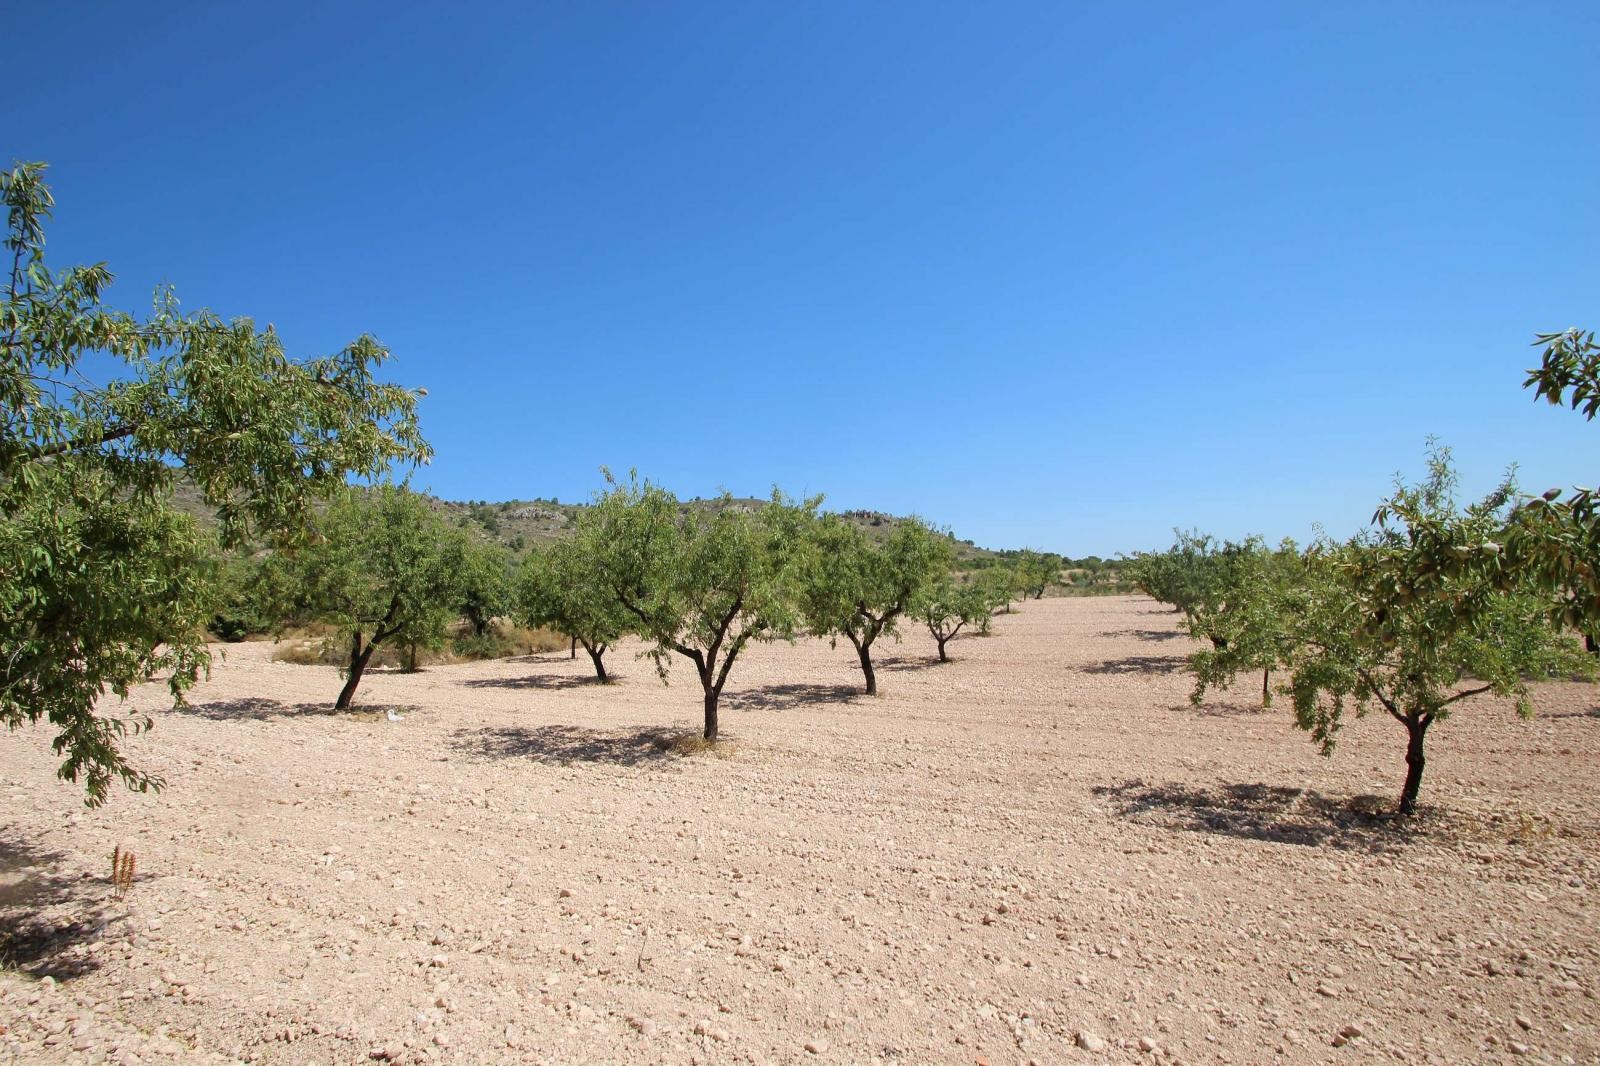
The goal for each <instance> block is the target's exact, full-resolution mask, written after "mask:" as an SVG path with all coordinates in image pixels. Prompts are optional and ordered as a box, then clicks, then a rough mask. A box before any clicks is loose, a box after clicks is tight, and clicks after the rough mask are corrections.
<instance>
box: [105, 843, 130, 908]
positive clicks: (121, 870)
mask: <svg viewBox="0 0 1600 1066" xmlns="http://www.w3.org/2000/svg"><path fill="white" fill-rule="evenodd" d="M135 866H136V864H135V860H134V857H133V852H131V851H123V850H122V845H121V844H118V845H117V846H116V847H114V848H112V849H111V888H112V890H113V891H115V892H116V894H117V898H118V899H121V898H122V897H124V896H126V895H127V894H128V890H129V889H131V888H133V877H134V872H135Z"/></svg>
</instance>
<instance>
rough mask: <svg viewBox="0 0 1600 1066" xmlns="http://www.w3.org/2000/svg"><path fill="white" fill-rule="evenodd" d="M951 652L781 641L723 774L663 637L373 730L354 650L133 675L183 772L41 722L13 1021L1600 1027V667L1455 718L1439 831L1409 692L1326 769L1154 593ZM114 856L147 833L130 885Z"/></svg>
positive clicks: (1589, 1047)
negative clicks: (94, 756) (1197, 667)
mask: <svg viewBox="0 0 1600 1066" xmlns="http://www.w3.org/2000/svg"><path fill="white" fill-rule="evenodd" d="M933 650H934V649H933V643H932V641H931V640H930V639H929V638H928V637H927V636H926V634H925V633H917V632H914V631H908V632H907V634H906V638H905V640H904V641H903V642H902V643H900V644H886V645H885V646H884V647H883V648H882V649H881V651H880V654H879V659H880V662H881V669H880V671H879V675H880V685H881V687H882V690H883V695H882V696H880V697H879V698H876V699H867V698H865V697H861V696H857V695H853V692H854V689H855V686H856V685H857V683H858V675H857V674H856V673H855V669H854V665H853V652H851V651H850V649H848V648H841V649H834V648H830V647H829V646H828V644H827V643H826V642H822V641H806V642H802V643H800V644H799V645H797V646H793V647H791V646H787V645H776V646H767V647H761V648H757V649H754V650H753V651H752V652H751V653H750V654H749V657H748V661H744V662H741V663H740V664H739V665H738V667H736V668H735V670H734V673H733V679H732V682H731V683H730V688H729V691H728V693H727V695H726V704H727V706H726V709H725V711H724V716H723V717H724V729H725V732H726V733H727V734H729V735H731V736H732V738H733V739H734V740H735V741H736V742H737V750H736V751H735V752H734V753H733V754H732V755H731V756H730V757H726V758H721V757H717V756H716V755H708V754H700V755H694V756H689V757H685V756H680V755H676V754H673V753H671V752H670V751H667V750H664V749H665V748H666V746H667V745H666V740H668V739H670V737H671V735H672V734H673V733H674V732H676V731H682V730H685V729H692V728H693V727H694V725H695V724H696V717H697V714H698V706H699V695H698V689H697V687H696V686H695V684H694V680H693V675H692V673H691V672H689V671H686V670H681V669H680V670H677V671H675V672H674V675H673V678H674V683H673V685H672V686H671V687H667V688H663V687H662V685H661V684H660V683H659V681H657V679H656V677H655V675H654V671H653V667H652V666H651V664H650V663H649V662H648V661H643V660H638V659H636V658H634V653H636V652H637V651H638V648H637V646H633V647H629V648H626V649H622V650H621V651H619V652H614V653H613V654H612V661H613V666H614V668H615V672H616V673H617V674H618V675H620V680H619V681H618V683H616V684H613V685H609V686H597V685H594V684H592V683H590V682H588V681H587V680H586V671H587V667H588V664H587V662H586V661H585V660H584V659H582V658H580V659H579V660H577V661H569V660H568V659H566V658H565V657H564V656H561V655H551V656H543V657H532V658H527V659H521V660H511V661H503V662H496V663H487V664H473V665H463V666H453V667H441V668H436V669H431V670H429V671H426V672H424V673H420V674H415V675H410V676H404V675H398V674H377V675H375V676H372V677H370V678H369V680H368V681H367V682H366V683H365V684H364V685H363V687H362V690H361V693H360V695H359V697H358V702H359V703H360V704H361V705H362V708H363V713H359V714H352V715H333V714H329V713H326V711H325V708H326V706H327V704H328V703H330V702H331V700H332V698H333V696H334V695H335V694H336V692H337V689H338V679H337V677H336V675H335V673H334V671H333V670H331V669H327V668H322V667H304V666H288V665H280V664H275V663H272V662H270V661H269V659H268V652H269V648H268V646H266V645H260V644H254V645H238V646H232V647H229V648H227V649H226V653H227V659H226V661H223V662H220V663H219V664H218V666H217V669H216V670H215V672H214V675H213V677H212V679H211V681H210V682H209V683H207V684H206V685H204V686H202V687H201V688H200V689H199V690H198V691H197V692H196V693H195V696H194V704H195V706H194V707H193V708H191V709H190V710H188V711H173V710H171V709H167V708H164V707H163V705H162V700H161V693H160V691H159V689H156V688H151V689H148V690H145V691H141V692H140V693H139V694H138V695H137V697H136V700H135V703H136V705H137V706H138V707H140V708H144V709H148V710H151V711H152V712H153V713H154V714H155V717H156V720H157V726H156V729H155V730H154V732H152V733H151V734H149V735H148V736H145V737H141V738H139V739H138V740H136V741H135V742H134V743H133V744H132V745H131V747H132V753H133V756H134V758H135V759H136V760H137V762H138V763H139V764H140V765H142V766H145V767H148V768H151V769H154V770H158V771H160V772H162V773H164V774H165V775H166V777H167V780H168V788H167V789H166V791H165V792H163V793H162V794H161V795H159V796H155V797H148V796H147V797H138V796H131V795H122V796H118V797H117V798H116V799H115V800H114V801H113V802H112V803H111V805H110V806H109V807H108V808H106V809H104V810H102V811H98V812H93V811H84V810H83V808H82V806H81V796H80V794H79V793H78V792H77V791H76V790H75V789H74V788H72V787H71V786H68V785H64V784H60V783H58V782H56V781H54V780H53V778H52V772H53V763H52V761H51V759H50V756H49V752H48V750H47V748H48V746H47V737H46V736H45V735H44V734H43V733H42V732H37V731H34V732H26V731H25V732H21V733H17V734H13V735H10V736H8V737H6V738H5V739H4V741H3V742H0V786H3V787H4V788H5V790H6V793H7V804H6V813H5V817H4V822H3V828H0V905H3V907H4V908H5V918H6V926H5V928H6V929H7V930H8V932H7V942H6V944H5V946H4V951H5V958H6V959H7V960H9V961H8V969H7V970H6V972H4V974H3V975H0V1022H3V1023H4V1025H5V1027H6V1032H5V1034H4V1036H3V1037H0V1040H3V1041H4V1043H3V1044H0V1046H3V1047H4V1048H6V1049H7V1050H8V1051H10V1052H12V1053H14V1054H15V1055H16V1056H17V1057H19V1058H20V1059H22V1060H24V1061H40V1062H59V1061H91V1060H99V1059H108V1060H109V1061H120V1060H126V1061H134V1060H135V1056H137V1058H138V1060H139V1061H195V1060H199V1059H203V1058H204V1057H206V1056H215V1057H226V1058H230V1059H250V1060H254V1061H261V1062H282V1063H302V1062H305V1063H310V1062H322V1063H328V1062H339V1063H344V1062H357V1061H373V1056H379V1057H387V1058H389V1059H392V1060H396V1061H411V1060H415V1061H427V1060H438V1061H448V1062H463V1063H465V1062H486V1061H524V1060H525V1061H531V1062H550V1063H571V1062H597V1063H598V1062H606V1063H611V1062H624V1063H628V1062H632V1063H655V1062H664V1063H684V1062H693V1061H700V1062H707V1063H713V1062H718V1063H720V1062H798V1061H808V1062H870V1061H874V1060H877V1061H881V1062H885V1063H893V1062H902V1063H913V1062H915V1063H927V1062H952V1063H961V1062H967V1063H976V1062H979V1061H986V1062H988V1063H991V1064H994V1066H999V1064H1001V1063H1021V1062H1027V1061H1029V1060H1035V1061H1038V1062H1042V1063H1051V1062H1080V1061H1081V1062H1090V1061H1134V1060H1144V1061H1151V1062H1156V1061H1162V1062H1172V1061H1183V1062H1194V1063H1200V1062H1226V1061H1232V1062H1262V1061H1270V1060H1273V1059H1275V1058H1277V1057H1279V1056H1286V1057H1289V1058H1291V1059H1292V1060H1294V1061H1297V1062H1323V1061H1326V1062H1336V1061H1338V1062H1345V1061H1348V1062H1354V1061H1377V1060H1383V1059H1393V1060H1397V1061H1411V1062H1429V1061H1432V1062H1458V1061H1461V1060H1463V1059H1467V1058H1478V1057H1481V1056H1483V1055H1484V1054H1489V1055H1491V1056H1493V1055H1499V1054H1506V1055H1507V1056H1509V1055H1510V1053H1511V1051H1512V1050H1513V1048H1517V1049H1522V1050H1525V1051H1528V1052H1531V1053H1532V1055H1534V1056H1535V1057H1547V1058H1549V1059H1551V1060H1555V1061H1562V1060H1563V1059H1565V1060H1566V1061H1585V1062H1588V1061H1596V1057H1597V1055H1600V1028H1597V1018H1600V1003H1597V1002H1596V1001H1595V998H1594V997H1595V995H1596V993H1597V991H1600V906H1597V904H1596V902H1595V900H1596V886H1597V885H1600V833H1597V830H1600V794H1597V791H1596V789H1595V783H1596V782H1597V781H1600V710H1597V708H1600V690H1597V689H1596V687H1594V686H1588V685H1552V686H1547V687H1545V688H1544V689H1543V690H1542V691H1541V693H1540V695H1541V697H1542V699H1541V707H1542V710H1543V712H1544V713H1543V716H1542V717H1541V718H1539V719H1538V720H1536V721H1533V722H1520V721H1518V720H1517V719H1516V717H1515V716H1514V714H1513V713H1512V710H1511V708H1510V707H1509V706H1508V705H1506V704H1503V703H1496V702H1490V703H1487V704H1480V705H1477V706H1472V705H1468V707H1467V708H1466V709H1465V710H1464V711H1462V712H1461V713H1460V714H1459V716H1458V717H1457V718H1455V719H1453V720H1452V721H1450V722H1448V723H1446V724H1445V725H1443V726H1442V727H1440V728H1439V729H1437V730H1436V731H1435V732H1434V734H1433V736H1432V737H1431V738H1430V745H1431V752H1430V761H1429V766H1428V779H1427V781H1426V782H1425V783H1424V791H1423V800H1424V803H1425V804H1426V805H1428V807H1429V809H1428V811H1427V812H1426V814H1425V815H1424V817H1422V818H1421V819H1420V821H1419V823H1418V824H1417V825H1415V826H1414V827H1412V828H1409V829H1400V828H1397V827H1396V826H1394V825H1393V824H1392V823H1390V822H1389V821H1387V820H1386V819H1385V818H1383V817H1381V816H1375V815H1374V814H1372V813H1370V812H1371V811H1373V810H1374V809H1377V805H1381V804H1382V803H1388V802H1390V801H1391V799H1392V796H1393V795H1394V794H1395V793H1396V792H1397V789H1398V785H1399V779H1400V771H1401V769H1402V764H1401V751H1402V747H1401V740H1402V738H1401V735H1400V730H1399V729H1398V727H1397V726H1395V725H1394V723H1393V722H1392V721H1390V720H1388V719H1387V718H1371V719H1367V720H1365V721H1363V722H1360V723H1357V724H1355V725H1354V726H1352V728H1350V729H1349V730H1348V731H1347V734H1346V735H1345V737H1344V739H1343V741H1342V742H1341V746H1340V750H1339V753H1338V755H1337V756H1335V757H1334V758H1333V759H1332V760H1325V759H1323V758H1321V757H1320V756H1319V755H1317V753H1316V751H1315V749H1314V748H1313V747H1312V745H1311V744H1310V743H1309V742H1308V740H1307V739H1306V737H1305V736H1304V734H1302V733H1300V732H1298V731H1296V730H1294V729H1293V728H1292V726H1291V724H1290V722H1289V718H1288V714H1287V712H1286V711H1282V710H1278V711H1270V712H1262V711H1261V710H1260V709H1259V708H1257V707H1256V706H1254V704H1253V702H1252V698H1251V693H1250V692H1249V691H1248V689H1249V687H1250V686H1246V687H1245V688H1244V689H1242V690H1241V691H1239V692H1237V693H1234V694H1224V697H1223V698H1221V699H1217V700H1214V701H1213V702H1210V703H1208V704H1207V705H1205V706H1203V707H1199V708H1195V707H1191V706H1190V705H1189V703H1188V701H1187V698H1186V697H1187V694H1188V688H1189V682H1188V678H1187V675H1186V674H1185V672H1184V670H1183V668H1182V667H1183V664H1182V656H1183V655H1184V654H1186V653H1187V651H1188V650H1189V644H1188V641H1187V639H1186V638H1183V637H1181V636H1177V635H1175V629H1174V626H1173V616H1172V615H1170V614H1167V613H1165V612H1163V611H1162V610H1161V609H1160V608H1158V607H1157V606H1156V605H1154V604H1152V603H1150V602H1148V601H1145V600H1142V599H1132V598H1129V599H1094V600H1074V599H1051V600H1044V601H1040V602H1032V603H1028V604H1026V605H1025V606H1023V607H1022V608H1021V609H1020V610H1019V611H1018V612H1017V613H1016V614H1013V615H1004V616H1001V617H999V618H998V619H997V620H996V623H995V634H994V636H992V637H989V638H972V639H967V638H963V639H960V640H958V641H957V642H956V643H955V644H953V645H952V651H953V653H954V655H955V658H956V660H957V661H956V662H954V663H951V664H948V665H933V664H931V659H932V657H933ZM385 708H396V709H397V710H398V713H399V714H400V715H401V716H402V717H401V720H400V721H390V720H389V719H388V717H387V715H385V714H382V713H372V712H373V711H374V710H379V709H385ZM1373 795H1376V796H1378V797H1381V799H1380V800H1378V801H1376V805H1375V801H1372V800H1364V799H1362V797H1367V796H1373ZM117 845H121V846H122V847H123V848H125V849H132V850H133V851H134V852H135V854H136V856H137V863H138V879H137V882H136V884H135V885H134V887H133V889H132V892H131V893H130V894H129V895H128V896H127V898H126V899H124V900H117V899H114V898H113V897H112V892H111V888H110V885H109V884H108V879H109V873H110V854H111V851H112V848H113V847H114V846H117ZM46 974H48V975H51V977H52V981H51V982H49V983H45V982H41V981H40V980H39V977H40V976H42V975H46ZM1519 1019H1520V1022H1519ZM1522 1023H1525V1024H1522ZM1348 1027H1355V1029H1358V1030H1359V1031H1360V1035H1359V1036H1355V1037H1353V1038H1345V1039H1347V1040H1348V1043H1346V1044H1345V1046H1343V1047H1335V1046H1334V1041H1335V1039H1336V1038H1337V1037H1338V1036H1339V1034H1340V1032H1341V1031H1347V1032H1354V1031H1355V1029H1349V1028H1348ZM1080 1031H1087V1032H1088V1033H1092V1034H1094V1036H1095V1037H1097V1038H1099V1039H1101V1040H1104V1041H1106V1042H1107V1047H1106V1048H1105V1050H1103V1051H1101V1052H1098V1053H1096V1052H1090V1051H1086V1050H1082V1049H1081V1048H1079V1047H1078V1046H1077V1044H1076V1040H1077V1036H1078V1034H1079V1033H1080ZM1085 1042H1087V1043H1090V1044H1094V1043H1095V1041H1094V1040H1086V1041H1085ZM808 1047H809V1048H810V1049H812V1050H807V1048H808ZM1146 1047H1152V1048H1154V1049H1155V1050H1153V1051H1151V1050H1144V1048H1146Z"/></svg>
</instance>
